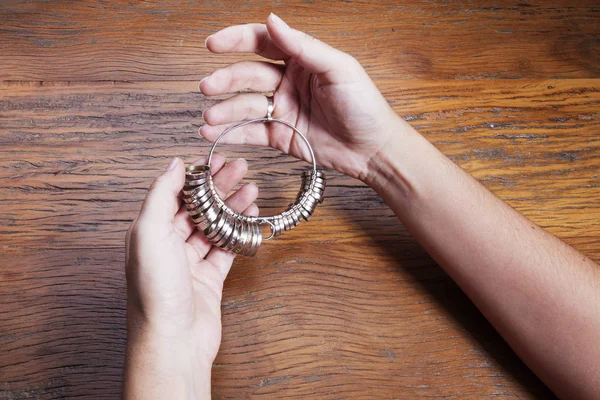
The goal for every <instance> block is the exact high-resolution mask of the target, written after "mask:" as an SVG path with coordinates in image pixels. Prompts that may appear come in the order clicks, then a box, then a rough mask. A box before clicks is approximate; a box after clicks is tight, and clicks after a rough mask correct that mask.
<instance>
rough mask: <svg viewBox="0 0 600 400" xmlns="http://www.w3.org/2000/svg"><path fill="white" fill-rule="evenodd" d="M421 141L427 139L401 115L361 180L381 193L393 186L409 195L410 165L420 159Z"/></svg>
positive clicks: (410, 187) (410, 184)
mask: <svg viewBox="0 0 600 400" xmlns="http://www.w3.org/2000/svg"><path fill="white" fill-rule="evenodd" d="M422 140H425V139H424V138H423V137H422V136H421V135H420V134H419V133H418V132H417V131H415V130H414V129H413V128H412V127H411V126H410V125H409V124H408V123H407V122H406V121H404V120H403V119H402V118H400V117H398V121H397V122H396V123H395V124H394V125H393V126H392V128H391V134H390V135H388V140H387V141H386V142H385V143H383V144H382V146H381V147H380V148H379V150H378V151H377V152H375V153H374V154H373V155H372V156H371V157H370V158H369V159H368V161H367V166H366V173H365V174H364V175H363V177H361V180H362V181H363V182H364V183H365V184H366V185H368V186H369V187H371V188H372V189H373V190H375V191H376V192H377V193H379V194H380V195H382V196H383V195H384V194H385V192H386V191H387V190H389V189H392V188H393V189H394V190H395V191H398V190H399V191H400V192H401V193H403V194H404V195H408V194H409V193H410V192H411V191H412V182H411V180H410V179H409V177H410V175H409V171H408V169H409V168H408V167H409V166H410V164H412V163H414V162H415V161H416V160H418V159H419V158H421V157H419V153H420V152H422V149H421V147H422V143H421V141H422ZM415 156H416V157H415Z"/></svg>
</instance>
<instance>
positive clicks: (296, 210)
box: [183, 165, 325, 256]
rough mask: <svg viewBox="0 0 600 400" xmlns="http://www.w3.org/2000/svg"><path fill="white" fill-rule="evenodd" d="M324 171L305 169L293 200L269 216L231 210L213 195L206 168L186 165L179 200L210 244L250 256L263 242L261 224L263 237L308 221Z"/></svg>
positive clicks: (319, 194)
mask: <svg viewBox="0 0 600 400" xmlns="http://www.w3.org/2000/svg"><path fill="white" fill-rule="evenodd" d="M324 190H325V174H324V173H323V171H320V170H317V171H316V173H315V172H314V170H312V169H311V170H308V171H305V172H304V173H303V174H302V187H301V188H300V192H299V193H298V196H297V197H296V201H295V202H294V203H292V204H290V205H289V207H288V209H287V210H286V211H284V212H282V213H281V214H278V215H274V216H270V217H251V216H247V215H243V214H240V213H237V212H235V211H233V210H232V209H231V208H229V207H228V206H227V205H226V204H225V203H224V201H223V200H222V199H221V198H220V196H219V195H218V194H217V191H216V189H215V187H214V184H213V180H212V176H211V174H210V167H209V166H208V165H192V166H189V167H187V169H186V176H185V186H184V188H183V200H184V202H185V204H186V208H187V210H188V213H189V214H190V216H191V218H192V220H193V221H194V224H195V225H196V227H197V228H198V229H200V230H202V231H203V232H204V234H205V235H206V238H207V239H208V240H209V242H211V243H212V244H213V245H214V246H218V247H220V248H222V249H225V250H229V251H232V252H234V253H238V254H242V255H247V256H253V255H255V254H256V252H257V251H258V248H259V247H260V245H261V244H262V241H263V226H265V225H268V226H269V227H270V228H271V235H270V236H269V237H267V238H265V239H264V240H269V239H271V238H273V237H274V236H278V235H280V234H282V233H283V232H284V231H287V230H290V229H293V228H294V227H296V226H297V225H298V224H299V223H300V221H301V220H303V219H304V220H306V221H308V220H309V218H310V216H311V215H312V214H313V212H314V211H315V208H316V206H317V204H318V203H320V202H322V201H323V194H324Z"/></svg>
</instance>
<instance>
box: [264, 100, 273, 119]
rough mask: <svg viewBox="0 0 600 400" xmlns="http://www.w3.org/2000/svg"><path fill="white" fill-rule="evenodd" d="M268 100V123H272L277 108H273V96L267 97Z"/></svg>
mask: <svg viewBox="0 0 600 400" xmlns="http://www.w3.org/2000/svg"><path fill="white" fill-rule="evenodd" d="M265 97H266V98H267V116H266V117H265V118H267V121H271V120H272V119H273V110H274V109H275V107H274V106H273V96H265Z"/></svg>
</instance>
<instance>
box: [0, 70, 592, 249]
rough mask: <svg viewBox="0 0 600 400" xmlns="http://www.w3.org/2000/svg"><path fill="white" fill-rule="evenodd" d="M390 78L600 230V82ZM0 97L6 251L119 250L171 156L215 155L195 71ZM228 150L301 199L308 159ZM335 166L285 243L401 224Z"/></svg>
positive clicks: (467, 161)
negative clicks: (186, 76) (203, 136)
mask: <svg viewBox="0 0 600 400" xmlns="http://www.w3.org/2000/svg"><path fill="white" fill-rule="evenodd" d="M379 86H380V88H381V89H382V91H383V92H384V94H385V95H386V97H387V98H388V99H390V102H391V103H392V105H393V106H394V107H395V109H396V110H397V111H398V112H399V113H401V114H402V115H403V116H404V117H405V118H406V119H407V120H409V121H410V122H411V123H412V124H413V125H414V126H415V127H417V128H418V129H419V130H420V131H422V132H423V133H424V134H425V135H426V136H427V137H428V138H429V139H431V140H432V141H433V142H434V143H435V144H436V145H437V146H438V147H439V148H440V149H441V150H442V151H443V152H444V153H446V154H448V155H449V156H450V157H451V158H452V159H454V160H455V161H457V162H458V163H459V164H460V165H461V166H462V167H463V168H464V169H466V170H467V171H469V172H470V173H472V174H473V175H475V176H476V177H477V178H478V179H480V180H481V181H482V182H483V183H484V184H485V185H487V186H488V187H489V188H490V189H491V190H492V191H494V192H495V193H496V194H497V195H499V196H500V197H501V198H503V199H505V200H507V201H508V202H509V203H510V204H511V205H512V206H514V207H515V208H517V209H518V210H519V211H521V212H523V213H524V214H525V215H526V216H528V217H529V218H531V219H532V220H534V221H535V222H537V223H538V224H540V225H541V226H543V227H546V228H548V229H549V230H550V231H551V232H553V233H555V234H556V235H558V236H559V237H562V238H564V239H570V238H577V237H594V236H596V237H597V236H598V235H599V234H600V222H599V221H600V218H599V217H600V204H599V203H598V201H597V199H598V198H599V195H600V175H599V173H598V164H599V158H600V137H599V136H598V135H597V131H598V126H599V124H600V114H599V113H598V103H599V101H600V94H599V92H598V90H599V88H600V86H599V81H597V80H563V81H555V80H552V81H435V82H423V81H401V82H388V81H381V82H379ZM0 99H1V100H0V113H1V118H2V119H1V123H0V125H1V127H0V182H1V184H0V204H1V205H2V207H1V208H0V222H1V224H2V228H0V231H1V232H2V243H1V245H2V246H3V247H4V248H12V247H16V248H48V247H50V248H87V247H91V246H93V247H99V246H100V247H106V248H114V247H121V246H122V243H123V233H124V231H125V230H126V228H127V226H128V224H129V221H131V220H132V218H133V216H134V215H135V213H136V212H137V210H138V208H139V206H140V201H141V200H142V198H143V196H144V195H145V191H146V188H147V187H148V185H149V184H150V182H151V181H152V179H153V177H154V176H156V175H157V174H159V173H160V171H161V170H162V169H163V168H164V167H165V165H166V164H167V163H168V160H169V158H170V157H173V156H180V157H182V158H184V159H185V160H187V161H191V160H192V159H194V158H196V157H197V156H199V155H203V154H207V152H208V147H209V144H208V143H205V142H202V141H201V140H200V138H199V137H198V136H197V129H198V127H199V126H200V125H201V124H202V119H201V110H202V109H204V108H206V107H207V106H208V105H210V104H212V102H214V101H215V100H213V99H206V98H204V97H203V96H201V95H199V94H197V93H196V92H195V85H194V84H193V83H192V82H161V83H153V82H146V83H122V84H112V83H97V84H70V83H65V84H53V85H43V86H39V85H36V84H33V83H32V84H3V85H1V86H0ZM220 149H221V150H222V151H224V152H225V153H226V154H227V155H228V156H230V158H233V157H238V156H244V157H246V158H248V159H249V160H250V170H251V172H250V178H251V179H254V180H256V181H257V183H258V185H259V187H260V188H261V191H262V194H261V199H262V200H261V201H259V205H260V206H261V207H263V209H264V212H265V213H274V212H276V211H277V210H279V209H281V208H283V207H285V206H286V205H287V203H288V202H289V201H290V200H291V199H293V198H294V195H295V192H296V191H297V186H298V184H299V177H298V173H297V171H298V168H300V167H301V165H302V164H301V163H298V162H294V161H292V160H291V159H290V158H289V157H287V156H285V155H280V154H279V153H278V152H276V151H269V150H266V149H257V148H254V147H239V146H237V147H232V146H223V147H220ZM330 177H331V179H330V185H329V188H328V189H327V192H326V195H327V201H326V202H325V203H324V204H323V205H322V206H321V207H320V208H319V210H318V211H317V213H316V214H315V218H314V220H313V221H311V223H310V224H307V225H303V226H301V227H299V228H298V229H297V230H296V231H294V232H298V233H295V234H293V235H287V234H286V235H285V236H283V237H282V238H281V239H278V241H279V242H280V243H282V242H285V241H287V240H289V241H291V242H294V243H296V242H297V241H301V242H304V243H315V244H321V243H325V242H329V241H332V240H337V241H353V240H361V241H365V240H370V238H371V237H372V236H373V235H375V236H376V237H379V236H381V235H380V234H379V233H378V232H380V231H381V230H382V228H385V229H388V228H389V227H392V226H394V225H395V224H396V221H395V218H394V217H393V215H392V214H391V213H390V211H389V210H388V209H387V207H386V206H385V204H383V203H382V202H381V201H380V200H379V199H378V198H377V196H376V195H375V194H374V193H373V192H372V191H371V190H370V189H368V188H366V187H364V186H363V185H362V184H360V183H359V182H356V181H354V180H351V179H349V178H346V177H343V176H341V175H340V174H337V173H333V172H332V173H330ZM267 199H271V200H267ZM366 205H368V206H366ZM385 229H384V231H385ZM395 233H398V232H395ZM382 235H383V236H381V237H383V238H384V239H387V238H389V237H386V236H385V234H382ZM402 235H406V234H405V233H402ZM275 246H276V245H273V247H275ZM267 247H269V248H270V247H271V244H268V245H267ZM585 250H587V251H592V253H594V254H596V251H597V250H596V249H595V247H594V246H592V247H591V248H586V249H585ZM594 254H592V256H594Z"/></svg>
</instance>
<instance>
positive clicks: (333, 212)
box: [0, 1, 600, 399]
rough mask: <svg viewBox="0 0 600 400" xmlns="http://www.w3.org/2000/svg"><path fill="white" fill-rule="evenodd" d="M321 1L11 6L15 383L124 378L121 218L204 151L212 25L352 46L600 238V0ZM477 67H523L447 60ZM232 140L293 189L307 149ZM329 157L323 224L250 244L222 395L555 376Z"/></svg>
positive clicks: (394, 93) (521, 185) (429, 123)
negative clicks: (254, 249)
mask: <svg viewBox="0 0 600 400" xmlns="http://www.w3.org/2000/svg"><path fill="white" fill-rule="evenodd" d="M308 3H309V2H306V3H304V2H294V3H291V4H288V5H286V7H285V8H284V7H283V6H282V5H281V4H279V5H274V6H273V8H272V9H271V8H270V7H269V5H268V4H266V3H262V2H259V3H257V4H255V3H252V4H251V3H243V4H239V5H236V6H235V7H231V6H228V5H227V4H226V3H225V2H214V3H205V4H199V3H195V2H177V3H175V2H160V3H156V4H153V3H148V2H144V3H135V4H131V5H129V4H126V3H125V2H123V1H116V2H99V1H98V2H75V3H71V2H65V3H63V4H56V3H55V2H35V1H34V2H4V3H3V5H2V6H0V21H1V22H2V25H1V27H0V48H1V51H2V58H0V78H1V79H4V81H3V82H2V83H0V251H2V255H3V256H2V260H3V261H2V266H1V267H0V268H1V269H0V276H1V279H0V298H1V299H2V303H1V304H0V349H1V351H0V398H7V399H13V398H41V399H55V398H73V397H82V398H106V399H109V398H110V399H112V398H116V397H117V396H118V393H119V391H120V384H121V372H122V371H121V369H122V365H123V351H124V344H125V328H124V322H125V281H124V273H123V260H124V254H123V253H124V248H123V241H124V232H125V230H126V228H127V226H128V224H129V222H130V221H131V220H132V218H133V217H134V215H135V213H136V212H137V210H138V208H139V206H140V201H141V199H142V198H143V196H144V194H145V190H146V188H147V186H148V185H149V184H150V182H151V180H152V179H153V177H154V176H155V175H157V174H158V173H159V171H161V170H162V169H163V168H164V167H165V166H166V164H167V163H168V160H169V159H170V158H171V157H173V156H180V157H182V158H184V159H185V160H187V161H191V160H192V159H193V158H194V157H196V156H199V155H202V154H205V153H206V152H207V149H208V144H207V143H205V142H203V141H201V140H200V138H199V137H198V135H197V133H196V132H197V129H198V127H199V126H200V125H201V124H202V119H201V110H202V109H204V108H206V107H207V106H209V105H210V104H212V102H213V101H216V100H215V99H206V98H204V97H203V96H201V95H200V94H198V93H197V91H196V82H195V81H193V79H195V78H197V77H200V76H202V75H204V74H206V73H208V72H209V71H211V70H212V69H213V68H214V67H215V66H217V65H223V64H225V63H226V62H228V61H230V60H232V59H233V58H231V57H224V58H217V57H214V56H208V55H207V52H206V51H205V50H204V49H203V46H202V38H203V37H204V36H206V35H207V34H208V33H210V32H212V31H213V30H214V29H217V28H218V27H223V26H226V25H229V24H230V23H235V22H242V21H258V20H262V19H264V17H265V16H266V15H267V14H268V12H269V11H271V10H273V11H275V12H279V13H280V14H282V16H284V17H286V16H288V15H289V19H290V20H291V21H292V23H295V24H296V25H298V26H301V27H303V28H306V29H307V30H308V31H310V32H311V33H314V34H315V35H318V36H320V37H323V38H325V39H327V40H329V41H330V42H331V43H333V44H335V45H336V46H338V47H340V48H342V49H346V50H348V51H350V52H352V53H353V54H354V55H356V56H357V57H358V58H359V59H360V60H361V61H362V62H364V63H365V64H366V65H367V68H368V69H369V72H370V73H371V74H372V75H373V76H374V77H376V78H377V84H378V86H379V87H380V89H381V90H382V92H383V93H384V94H385V96H386V97H387V98H388V99H389V101H390V103H391V104H392V105H393V107H394V108H395V109H396V110H397V111H398V112H399V113H400V114H401V115H403V116H404V117H405V118H406V119H407V120H408V121H410V122H411V123H412V124H413V125H414V126H415V127H417V128H418V129H419V130H420V131H421V132H423V133H424V134H425V135H426V136H427V137H428V138H429V139H430V140H431V141H433V142H434V143H435V144H436V145H437V146H438V147H439V148H440V149H441V150H442V151H443V152H444V153H445V154H447V155H449V156H450V157H451V158H452V159H453V160H455V161H456V162H457V163H459V164H460V165H461V166H462V167H463V168H464V169H466V170H467V171H469V172H470V173H472V174H473V175H475V176H476V177H477V178H478V179H480V180H481V181H482V182H483V183H484V184H485V185H486V186H487V187H488V188H490V189H491V190H492V191H493V192H494V193H496V194H497V195H498V196H499V197H501V198H503V199H505V200H506V201H507V202H509V204H511V205H512V206H513V207H515V208H516V209H517V210H519V211H521V212H522V213H524V214H525V215H526V216H527V217H529V218H531V219H532V220H533V221H535V222H536V223H538V224H540V225H541V226H542V227H544V228H546V229H548V230H549V231H550V232H552V233H554V234H556V235H557V236H559V237H561V238H563V239H564V240H565V241H566V242H568V243H570V244H572V245H573V246H575V247H576V248H578V249H580V250H581V251H583V252H584V253H586V254H587V255H589V256H590V257H592V258H593V259H594V260H596V261H600V244H598V240H597V238H598V237H599V235H600V203H599V202H598V198H600V135H599V134H598V131H599V126H600V111H599V104H600V81H599V80H596V79H593V78H595V77H597V75H598V72H599V71H600V67H599V66H600V62H599V60H598V54H599V53H598V39H597V35H596V34H597V30H595V29H597V28H596V26H597V22H598V18H599V15H600V13H599V12H596V11H598V9H597V7H594V6H593V4H592V2H590V3H584V2H566V1H565V2H559V1H548V2H543V3H541V2H540V3H536V4H531V5H530V6H527V5H524V4H517V3H516V2H515V3H512V4H510V5H508V2H497V3H493V2H414V1H413V2H402V3H399V4H396V5H395V4H393V3H389V4H385V5H384V4H379V3H378V4H375V3H369V4H372V5H368V4H367V3H356V2H353V3H333V4H332V3H327V4H321V3H316V4H308ZM498 3H501V4H498ZM292 11H293V12H292ZM244 13H246V14H244ZM286 14H287V15H286ZM209 17H210V18H209ZM364 21H369V23H365V22H364ZM500 38H501V39H502V42H499V39H500ZM452 46H457V47H456V48H452ZM423 60H425V61H423ZM410 77H412V78H421V79H417V80H409V79H405V78H410ZM465 77H466V78H498V77H505V78H507V77H510V78H515V77H525V78H529V79H526V80H520V79H511V80H493V79H484V80H473V79H469V80H458V79H452V80H450V79H447V78H465ZM552 77H562V78H584V79H558V80H557V79H547V78H552ZM403 78H404V79H403ZM69 80H70V81H77V82H66V81H69ZM124 80H129V81H130V82H122V81H124ZM107 81H109V82H107ZM154 81H156V82H154ZM221 150H222V151H223V152H225V153H226V154H228V156H230V157H239V156H244V157H246V158H248V159H249V161H250V168H251V172H250V179H255V180H256V181H257V182H258V184H259V186H260V188H261V191H262V192H261V197H262V200H261V201H260V202H259V205H261V207H262V209H263V211H264V212H267V213H268V212H274V211H275V209H276V208H280V207H283V206H284V205H285V204H287V202H288V200H289V199H291V198H293V196H294V195H295V190H296V187H297V183H298V179H299V178H298V176H297V175H293V174H290V172H289V171H290V170H294V169H296V168H299V167H300V166H301V164H299V163H297V162H293V161H292V160H290V158H288V157H286V156H282V155H280V154H278V153H277V152H274V151H268V150H264V149H256V148H249V147H246V148H232V147H228V146H223V147H222V148H221ZM330 176H331V178H330V185H329V188H328V189H327V192H326V195H327V201H326V202H325V203H324V204H323V205H322V207H320V208H319V209H318V211H317V213H316V214H315V216H314V219H311V223H310V224H306V225H301V226H300V227H298V228H297V229H296V230H294V231H292V232H289V233H288V234H286V235H284V236H283V237H281V238H280V239H278V240H277V241H274V242H270V243H267V244H265V245H264V247H263V248H262V249H261V251H260V252H259V255H258V256H257V257H256V258H253V259H239V260H238V261H236V264H235V266H234V268H233V269H232V272H231V275H230V276H229V278H228V280H227V283H226V288H225V293H224V304H223V312H224V315H223V323H224V337H223V344H222V347H221V352H220V354H219V357H218V358H217V361H216V363H215V365H214V368H213V388H214V390H213V392H214V397H215V398H219V399H220V398H223V399H225V398H227V399H229V398H231V399H236V398H325V399H339V398H385V399H392V398H425V397H457V398H487V397H489V398H492V397H493V398H514V397H518V398H544V399H545V398H549V397H551V394H550V393H549V392H548V390H547V389H546V388H545V387H544V385H543V384H541V383H540V382H539V381H538V380H537V379H536V378H535V377H534V376H533V374H532V373H531V372H530V371H529V370H528V369H527V368H526V367H525V366H524V365H523V364H522V363H521V362H520V361H519V360H518V359H517V357H516V356H515V355H514V353H513V352H512V351H511V350H510V349H509V348H508V346H507V345H506V344H505V343H504V342H503V341H502V339H501V338H500V337H499V336H498V335H497V334H496V333H495V332H494V331H493V329H492V328H491V327H490V326H489V324H488V323H487V322H486V321H485V320H484V319H483V317H482V316H481V315H480V314H479V313H478V311H477V310H476V309H475V307H474V306H473V305H472V304H471V303H470V302H469V301H468V299H466V297H465V296H464V295H463V294H462V293H461V292H460V290H459V289H458V288H457V287H456V285H455V284H454V283H453V282H452V281H451V280H450V279H449V278H448V277H447V276H446V275H445V274H444V273H443V271H442V270H441V269H440V268H439V267H438V266H437V265H436V264H435V262H434V261H432V260H431V259H430V258H429V257H428V256H427V255H426V254H425V253H424V251H423V250H422V249H421V248H420V247H419V246H418V245H417V244H416V243H415V241H414V240H413V239H412V238H411V237H410V236H409V235H408V233H407V232H406V230H405V229H404V228H403V227H402V226H401V224H399V223H398V222H397V220H396V219H395V218H394V216H393V215H392V214H391V213H390V211H389V210H388V209H387V207H386V206H385V204H383V203H382V202H381V200H379V199H378V198H377V196H376V195H375V194H374V193H373V192H372V191H371V190H369V189H368V188H366V187H364V186H363V185H361V184H359V183H358V182H356V181H353V180H350V179H348V178H345V177H343V176H341V175H339V174H336V173H330ZM267 199H270V200H267ZM317 250H318V252H317ZM532 251H535V250H534V249H532ZM317 253H318V255H317Z"/></svg>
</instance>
